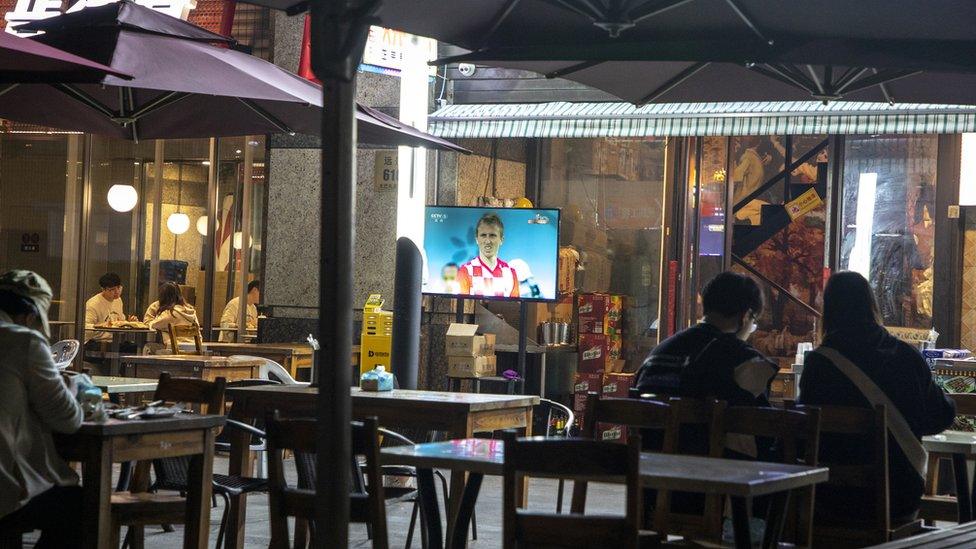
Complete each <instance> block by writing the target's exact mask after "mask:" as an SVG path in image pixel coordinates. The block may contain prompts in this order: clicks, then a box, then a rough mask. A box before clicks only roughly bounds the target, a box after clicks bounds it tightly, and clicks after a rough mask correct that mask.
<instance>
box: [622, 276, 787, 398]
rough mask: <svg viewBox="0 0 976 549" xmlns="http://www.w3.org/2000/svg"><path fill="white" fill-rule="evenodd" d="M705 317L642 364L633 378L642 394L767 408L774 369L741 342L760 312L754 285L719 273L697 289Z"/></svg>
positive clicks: (775, 370)
mask: <svg viewBox="0 0 976 549" xmlns="http://www.w3.org/2000/svg"><path fill="white" fill-rule="evenodd" d="M701 295H702V306H703V308H704V310H705V317H704V318H703V319H702V321H701V322H699V323H698V324H696V325H694V326H692V327H690V328H688V329H685V330H682V331H681V332H678V333H677V334H675V335H673V336H671V337H669V338H668V339H665V340H664V341H663V342H661V344H660V345H658V346H657V347H655V348H654V350H653V351H651V354H650V355H649V356H648V357H647V359H646V360H644V364H643V365H642V366H641V368H640V371H639V372H638V377H637V388H638V389H639V390H640V391H641V392H642V393H655V394H662V395H669V396H688V397H698V398H703V397H714V398H717V399H719V400H724V401H726V402H728V403H729V405H730V406H768V405H769V400H768V398H767V397H768V394H769V385H770V383H771V382H772V380H773V377H774V376H775V375H776V372H777V370H778V369H777V366H776V364H774V363H773V362H772V361H770V360H768V359H766V358H765V357H764V356H763V355H762V354H761V353H760V352H759V351H757V350H756V349H754V348H753V347H752V346H751V345H749V344H748V343H746V340H747V339H748V338H749V336H750V335H752V332H754V331H755V330H756V318H757V317H758V316H759V314H760V313H761V312H762V308H763V300H762V293H761V292H760V290H759V285H758V284H756V282H755V281H754V280H753V279H751V278H749V277H748V276H746V275H742V274H738V273H733V272H724V273H720V274H719V275H718V276H716V277H715V278H713V279H712V280H710V281H708V283H707V284H705V287H704V288H703V289H702V294H701Z"/></svg>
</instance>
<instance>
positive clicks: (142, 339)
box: [85, 326, 157, 376]
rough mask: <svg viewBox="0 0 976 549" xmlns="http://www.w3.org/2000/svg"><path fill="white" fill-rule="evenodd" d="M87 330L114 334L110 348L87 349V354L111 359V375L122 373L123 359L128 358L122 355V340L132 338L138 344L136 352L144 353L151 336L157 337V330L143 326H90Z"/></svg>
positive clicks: (109, 372)
mask: <svg viewBox="0 0 976 549" xmlns="http://www.w3.org/2000/svg"><path fill="white" fill-rule="evenodd" d="M85 329H86V330H92V331H95V332H105V333H107V334H109V335H111V336H112V342H111V344H110V345H109V350H108V351H104V352H99V351H85V353H86V354H88V355H91V356H99V357H102V358H107V359H108V360H109V371H108V372H107V373H108V374H109V375H113V376H116V375H120V374H121V373H122V369H121V363H122V359H123V358H126V357H124V356H122V354H121V352H120V348H121V346H122V341H124V340H126V339H131V340H133V342H134V343H135V345H136V353H137V354H139V353H142V349H143V347H145V345H146V343H147V342H148V341H149V339H150V338H153V337H156V334H157V332H156V330H150V329H143V328H94V327H91V326H88V327H86V328H85Z"/></svg>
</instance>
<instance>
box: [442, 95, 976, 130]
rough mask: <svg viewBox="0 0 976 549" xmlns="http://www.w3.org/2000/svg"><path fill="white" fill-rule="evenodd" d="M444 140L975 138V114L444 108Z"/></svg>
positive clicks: (702, 106)
mask: <svg viewBox="0 0 976 549" xmlns="http://www.w3.org/2000/svg"><path fill="white" fill-rule="evenodd" d="M428 122H429V131H430V133H432V134H434V135H436V136H438V137H444V138H448V139H459V138H494V137H668V136H673V137H687V136H711V135H824V134H847V135H864V134H868V135H871V134H938V133H966V132H974V131H976V107H973V106H961V105H922V104H896V105H888V104H887V103H855V102H833V103H829V104H827V105H824V104H822V103H820V102H816V101H791V102H779V103H672V104H652V105H645V106H643V107H635V106H634V105H631V104H630V103H566V102H558V103H531V104H493V105H487V104H476V105H448V106H446V107H444V108H442V109H440V110H438V111H437V112H434V113H433V114H431V115H430V116H429V118H428Z"/></svg>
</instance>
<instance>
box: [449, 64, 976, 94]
mask: <svg viewBox="0 0 976 549" xmlns="http://www.w3.org/2000/svg"><path fill="white" fill-rule="evenodd" d="M513 53H514V52H513ZM515 57H517V58H519V59H517V60H512V59H510V58H508V57H507V56H506V52H505V51H502V52H495V51H488V52H479V53H477V54H472V55H470V56H462V57H460V58H455V59H454V60H466V61H468V62H471V63H480V64H485V65H490V66H493V67H503V68H510V69H521V70H528V71H534V72H538V73H542V74H545V75H548V76H551V77H561V78H566V79H569V80H573V81H576V82H579V83H581V84H586V85H588V86H591V87H593V88H597V89H600V90H603V91H606V92H608V93H611V94H613V95H615V96H617V97H619V98H621V99H623V100H625V101H628V102H631V103H634V104H637V105H642V104H645V103H695V102H727V101H805V100H806V101H808V100H811V99H817V100H824V101H828V100H829V101H835V100H846V101H872V102H888V103H895V102H899V103H938V104H958V105H967V104H974V103H976V74H972V73H948V72H932V71H917V70H912V69H908V70H897V69H882V70H875V69H873V68H865V67H856V68H851V67H831V68H830V69H829V70H828V69H827V68H826V67H824V66H821V65H816V66H814V65H810V66H807V65H793V64H787V63H768V64H767V63H756V64H749V65H746V64H736V63H726V62H698V63H695V62H686V61H614V60H611V61H603V62H598V63H596V62H586V61H546V60H536V61H526V60H521V59H520V58H521V57H524V55H523V54H522V53H521V52H520V53H519V54H518V55H515Z"/></svg>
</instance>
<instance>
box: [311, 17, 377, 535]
mask: <svg viewBox="0 0 976 549" xmlns="http://www.w3.org/2000/svg"><path fill="white" fill-rule="evenodd" d="M378 3H379V2H378V1H375V2H370V3H368V4H364V3H360V2H354V1H350V0H313V1H312V3H311V12H312V36H311V46H312V70H313V71H314V72H315V74H316V76H317V77H318V78H319V79H320V80H321V81H322V84H323V86H322V87H323V93H324V94H325V101H324V110H323V115H322V201H321V223H322V224H321V235H320V238H321V242H320V253H321V256H320V267H319V342H320V345H321V348H320V350H319V351H317V352H316V361H315V368H316V370H317V372H316V373H317V375H316V380H317V382H318V389H319V398H318V403H317V405H316V414H317V417H318V426H319V430H318V439H317V443H318V460H317V473H318V474H317V480H316V486H315V489H316V523H317V528H316V536H315V537H316V538H317V539H316V540H315V541H314V544H315V546H317V547H346V546H347V545H348V543H349V490H350V480H351V463H352V456H351V451H350V430H349V421H350V418H351V415H352V411H351V400H350V396H349V387H350V385H351V367H350V362H349V357H350V356H351V354H352V277H353V271H354V267H355V265H354V258H353V244H354V242H355V220H356V213H355V212H356V194H355V185H356V102H355V96H356V67H357V65H358V64H359V60H360V59H361V58H362V53H363V48H364V47H365V44H366V37H367V35H368V33H369V25H370V24H371V23H372V17H371V16H372V13H373V11H374V10H375V8H376V6H377V5H378Z"/></svg>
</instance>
